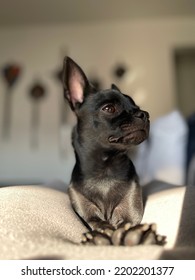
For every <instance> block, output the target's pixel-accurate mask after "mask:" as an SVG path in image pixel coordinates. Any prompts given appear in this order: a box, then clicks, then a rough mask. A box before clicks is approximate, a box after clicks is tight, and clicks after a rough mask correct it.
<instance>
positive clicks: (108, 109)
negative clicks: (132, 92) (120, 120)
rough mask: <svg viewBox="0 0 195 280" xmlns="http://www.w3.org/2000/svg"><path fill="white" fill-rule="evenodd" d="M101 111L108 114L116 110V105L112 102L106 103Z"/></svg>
mask: <svg viewBox="0 0 195 280" xmlns="http://www.w3.org/2000/svg"><path fill="white" fill-rule="evenodd" d="M102 111H104V112H106V113H108V114H114V113H115V112H116V106H114V105H113V104H106V105H105V106H104V107H103V108H102Z"/></svg>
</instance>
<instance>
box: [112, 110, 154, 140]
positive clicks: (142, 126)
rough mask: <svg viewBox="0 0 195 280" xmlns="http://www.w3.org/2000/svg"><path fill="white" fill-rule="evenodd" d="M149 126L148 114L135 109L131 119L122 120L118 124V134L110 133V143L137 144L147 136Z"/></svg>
mask: <svg viewBox="0 0 195 280" xmlns="http://www.w3.org/2000/svg"><path fill="white" fill-rule="evenodd" d="M149 128H150V121H149V114H148V112H146V111H141V110H139V111H137V112H136V113H135V114H134V115H133V119H132V120H131V121H126V122H123V123H122V124H121V126H120V129H121V131H120V135H111V136H110V137H109V138H108V141H109V143H111V144H124V145H128V144H133V145H138V144H140V143H141V142H143V141H144V140H145V139H147V138H148V135H149Z"/></svg>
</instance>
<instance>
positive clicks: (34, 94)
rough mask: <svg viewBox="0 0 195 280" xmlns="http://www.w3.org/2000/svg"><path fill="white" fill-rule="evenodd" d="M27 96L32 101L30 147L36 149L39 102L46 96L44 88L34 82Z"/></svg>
mask: <svg viewBox="0 0 195 280" xmlns="http://www.w3.org/2000/svg"><path fill="white" fill-rule="evenodd" d="M29 96H30V98H31V101H32V115H31V147H32V148H37V147H38V126H39V118H40V108H39V104H40V101H42V100H43V98H45V96H46V89H45V87H44V86H43V85H42V84H41V83H39V82H34V84H33V85H32V87H31V88H30V91H29Z"/></svg>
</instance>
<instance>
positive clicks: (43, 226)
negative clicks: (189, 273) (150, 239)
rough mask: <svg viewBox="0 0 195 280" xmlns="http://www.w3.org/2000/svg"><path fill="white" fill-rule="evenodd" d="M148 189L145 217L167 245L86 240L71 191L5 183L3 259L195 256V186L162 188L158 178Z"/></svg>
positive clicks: (0, 208) (0, 220)
mask: <svg viewBox="0 0 195 280" xmlns="http://www.w3.org/2000/svg"><path fill="white" fill-rule="evenodd" d="M148 190H150V192H149V195H148V198H147V202H146V208H145V214H144V218H143V221H144V222H155V223H157V228H158V232H159V233H160V234H164V235H166V236H167V240H168V242H167V245H166V246H165V247H159V246H135V247H131V248H130V247H123V246H119V247H114V246H106V247H103V246H99V247H94V246H82V245H80V244H79V242H80V240H81V236H82V233H83V232H85V231H86V228H85V227H84V226H83V224H82V223H81V222H80V220H79V219H78V217H77V216H76V215H75V213H74V212H73V210H72V208H71V206H70V202H69V199H68V196H67V194H65V193H63V192H60V191H56V190H54V189H49V188H45V187H41V186H39V187H38V186H17V187H6V188H1V189H0V244H1V250H0V259H48V258H49V259H159V258H163V259H166V258H174V259H177V258H183V259H186V258H187V259H195V234H194V232H195V211H194V209H195V188H192V187H191V188H185V187H176V188H168V189H166V188H165V189H164V188H162V184H161V183H160V182H156V184H155V187H154V188H153V186H152V188H150V186H149V187H148ZM186 194H188V195H187V196H186ZM185 216H186V218H185ZM173 247H174V248H175V249H173Z"/></svg>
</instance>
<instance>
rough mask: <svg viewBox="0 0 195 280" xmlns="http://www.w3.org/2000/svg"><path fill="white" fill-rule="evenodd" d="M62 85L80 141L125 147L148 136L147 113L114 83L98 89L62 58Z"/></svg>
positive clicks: (69, 62)
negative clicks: (76, 122) (109, 87)
mask: <svg viewBox="0 0 195 280" xmlns="http://www.w3.org/2000/svg"><path fill="white" fill-rule="evenodd" d="M63 85H64V96H65V98H66V99H67V100H68V102H69V104H70V107H71V109H72V110H73V111H74V112H75V114H76V116H77V120H78V124H77V126H78V131H79V137H80V141H82V140H83V141H87V142H88V143H89V141H93V142H97V143H98V144H100V145H102V146H104V147H107V148H111V147H113V148H116V149H127V148H128V147H129V145H131V144H133V145H137V144H139V143H141V142H142V141H144V140H145V139H146V138H147V137H148V133H149V123H150V122H149V114H148V112H146V111H142V110H140V108H139V107H138V106H137V105H136V104H135V102H134V101H133V99H132V98H131V97H129V96H128V95H125V94H123V93H121V91H120V90H119V89H118V88H117V87H116V86H115V85H112V87H111V89H107V90H100V91H97V90H96V89H95V88H94V87H93V86H92V85H91V84H90V83H89V81H88V79H87V77H86V75H85V73H84V72H83V70H82V69H81V68H80V67H79V66H78V65H77V64H76V63H75V62H74V61H73V60H72V59H71V58H69V57H66V58H65V59H64V68H63Z"/></svg>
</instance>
